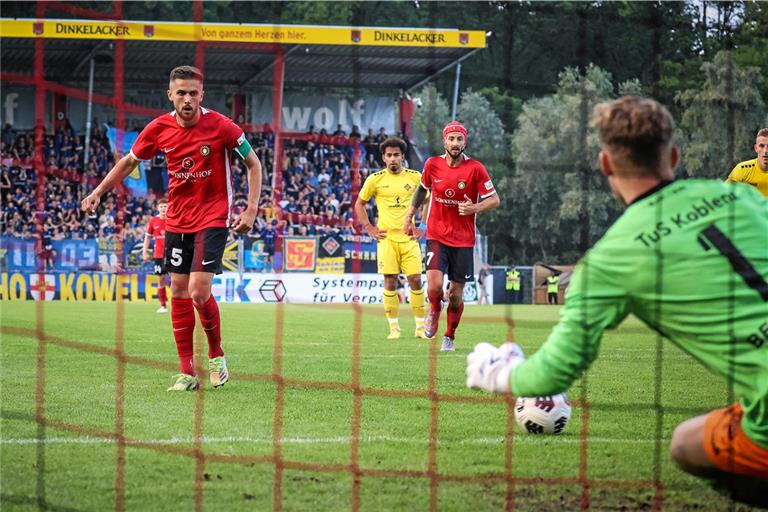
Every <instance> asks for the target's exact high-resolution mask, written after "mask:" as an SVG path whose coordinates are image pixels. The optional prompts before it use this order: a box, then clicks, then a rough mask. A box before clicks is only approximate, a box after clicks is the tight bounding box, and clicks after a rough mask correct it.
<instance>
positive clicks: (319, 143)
mask: <svg viewBox="0 0 768 512" xmlns="http://www.w3.org/2000/svg"><path fill="white" fill-rule="evenodd" d="M97 125H98V123H94V128H93V130H92V132H91V155H90V161H89V163H88V165H87V167H85V166H84V136H83V135H82V134H81V133H78V132H77V131H76V130H74V129H73V128H72V127H71V126H70V125H69V124H68V123H67V126H66V128H64V129H61V130H58V131H56V132H55V133H53V134H50V133H47V134H45V135H44V142H43V155H42V156H43V162H44V165H45V169H46V172H45V176H44V178H43V179H42V180H41V179H39V177H38V172H37V171H36V169H35V156H36V154H35V140H34V133H33V132H32V131H28V132H22V131H19V132H17V131H16V130H15V129H14V128H13V126H11V125H10V124H6V125H5V127H4V128H3V129H2V135H0V139H1V140H0V197H2V204H3V214H2V221H1V224H0V235H2V236H12V237H16V238H21V239H29V240H31V239H40V241H41V243H43V244H44V241H45V240H62V239H99V240H106V241H109V242H113V241H114V240H115V239H116V238H118V237H117V235H118V232H117V230H118V226H120V225H121V222H120V220H121V219H122V230H121V233H120V234H122V238H121V239H122V240H123V241H124V243H125V246H126V247H127V248H131V247H134V246H135V245H136V244H138V243H141V241H142V240H143V237H144V230H145V227H146V225H147V223H148V221H149V219H150V218H151V216H152V215H153V214H154V204H155V201H156V199H157V196H156V194H155V193H154V192H153V191H152V190H150V191H149V193H148V194H147V195H146V197H137V196H134V195H131V194H130V191H128V190H127V189H126V194H125V196H123V197H124V199H119V198H118V196H117V194H116V193H115V192H114V191H113V192H110V193H108V194H106V195H105V196H104V197H103V198H102V206H101V208H100V209H99V214H98V215H96V216H90V217H89V216H87V215H85V214H84V213H83V212H82V211H80V208H79V205H80V200H81V199H82V197H84V195H85V194H87V193H88V192H90V191H91V190H92V189H93V187H94V186H96V184H98V183H99V181H100V180H101V179H103V177H104V176H105V175H106V173H107V172H108V171H109V169H110V168H111V167H112V165H113V164H114V155H113V154H112V152H111V151H110V149H109V140H108V139H107V137H106V134H105V131H104V129H103V128H102V127H100V126H97ZM137 128H139V127H137ZM352 135H353V136H354V137H349V138H348V137H347V136H346V134H344V132H338V131H337V132H336V133H335V134H334V135H329V134H327V133H325V130H322V131H321V132H319V133H317V132H315V131H314V130H311V131H310V132H309V133H308V134H306V135H304V136H302V137H297V138H295V139H289V140H285V141H284V145H283V156H282V162H281V163H282V169H283V172H282V174H283V176H282V179H281V180H279V181H277V182H276V181H275V180H274V177H273V174H274V162H275V155H274V134H273V133H272V131H271V130H269V128H268V126H266V129H265V130H262V131H253V132H248V137H249V140H250V142H251V145H252V147H253V148H254V150H255V152H256V154H257V156H258V157H259V159H260V160H261V162H262V164H263V168H264V179H263V187H262V194H261V197H260V200H259V215H258V218H257V221H256V223H255V224H254V227H253V229H252V230H251V231H250V232H249V233H248V235H247V236H250V237H257V236H258V233H260V232H261V230H262V229H263V228H265V227H266V226H267V224H269V223H270V222H271V221H272V220H274V219H276V220H278V233H279V234H280V235H300V236H303V235H314V234H324V233H326V232H329V231H336V232H343V233H354V232H356V231H355V230H359V226H355V225H354V224H355V223H354V208H353V204H352V198H353V186H357V187H358V188H359V186H361V185H362V182H363V181H364V180H365V178H366V176H367V175H368V174H369V172H371V170H378V169H379V168H381V164H380V163H379V159H380V158H379V154H378V149H377V144H378V142H380V141H381V140H383V138H384V137H386V134H384V133H383V131H382V133H379V134H377V135H374V134H373V131H372V130H369V131H368V136H366V137H365V139H364V140H363V143H361V144H358V143H357V142H358V141H359V140H360V134H359V133H353V134H352ZM355 148H359V151H360V155H359V157H360V161H361V162H360V181H359V182H357V183H356V184H355V183H354V182H353V176H352V171H351V160H352V158H353V153H354V151H355ZM232 180H233V186H234V190H235V197H234V206H235V210H236V211H242V210H243V209H244V208H245V207H246V205H247V194H248V180H247V171H246V168H245V166H244V165H243V163H242V162H241V161H240V160H239V159H237V158H234V159H233V162H232ZM38 187H41V188H40V189H39V188H38ZM41 197H42V198H44V204H37V201H38V199H37V198H41ZM119 201H123V203H124V204H123V205H122V207H121V208H118V203H119ZM368 207H369V210H370V211H369V217H371V218H372V219H373V218H375V210H374V205H373V204H370V205H369V206H368ZM31 219H34V222H30V220H31ZM37 223H39V224H40V228H41V229H38V226H37Z"/></svg>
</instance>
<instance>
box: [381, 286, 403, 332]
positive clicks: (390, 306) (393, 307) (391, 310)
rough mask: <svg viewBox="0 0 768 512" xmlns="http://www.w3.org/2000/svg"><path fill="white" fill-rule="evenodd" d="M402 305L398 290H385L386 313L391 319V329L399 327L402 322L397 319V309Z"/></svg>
mask: <svg viewBox="0 0 768 512" xmlns="http://www.w3.org/2000/svg"><path fill="white" fill-rule="evenodd" d="M399 307H400V299H399V298H398V297H397V292H396V291H394V290H392V291H389V290H384V314H385V315H386V316H387V320H388V321H389V328H390V329H395V328H397V329H399V328H400V324H399V323H398V321H397V310H398V308H399Z"/></svg>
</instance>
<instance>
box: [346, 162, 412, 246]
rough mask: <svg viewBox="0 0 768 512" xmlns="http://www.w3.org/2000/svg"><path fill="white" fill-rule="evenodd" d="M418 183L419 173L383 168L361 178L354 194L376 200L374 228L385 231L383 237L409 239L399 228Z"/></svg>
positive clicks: (395, 240) (401, 240)
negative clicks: (376, 210)
mask: <svg viewBox="0 0 768 512" xmlns="http://www.w3.org/2000/svg"><path fill="white" fill-rule="evenodd" d="M420 182H421V173H420V172H419V171H414V170H413V169H406V168H405V167H404V168H403V170H402V171H400V172H399V173H397V174H393V173H391V172H389V171H388V170H387V169H382V170H380V171H377V172H374V173H373V174H371V175H369V176H368V177H367V178H366V179H365V183H363V188H362V189H360V194H359V195H358V197H359V198H360V199H361V200H362V201H365V202H368V201H370V200H371V198H375V199H376V208H377V209H378V211H379V221H378V223H377V227H378V228H379V229H385V230H387V239H389V240H392V241H393V242H407V241H408V240H410V239H411V237H409V236H408V235H406V234H405V232H404V231H403V224H405V213H406V212H407V211H408V207H409V206H410V205H411V197H412V196H413V193H414V192H415V191H416V187H418V186H419V183H420Z"/></svg>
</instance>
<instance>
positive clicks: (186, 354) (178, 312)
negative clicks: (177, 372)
mask: <svg viewBox="0 0 768 512" xmlns="http://www.w3.org/2000/svg"><path fill="white" fill-rule="evenodd" d="M171 324H172V325H173V337H174V339H175V340H176V351H177V352H178V353H179V367H180V368H181V373H186V374H187V375H194V374H195V363H194V362H193V360H192V359H193V357H194V353H195V349H194V333H195V309H194V308H193V307H192V299H176V298H173V297H171Z"/></svg>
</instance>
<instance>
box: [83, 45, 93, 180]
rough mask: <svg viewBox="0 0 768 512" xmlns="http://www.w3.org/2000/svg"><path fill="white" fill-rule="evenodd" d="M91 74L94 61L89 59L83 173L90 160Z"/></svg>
mask: <svg viewBox="0 0 768 512" xmlns="http://www.w3.org/2000/svg"><path fill="white" fill-rule="evenodd" d="M93 73H94V60H93V57H91V71H90V73H89V74H88V110H86V114H85V153H84V155H83V171H86V170H87V169H88V162H90V160H91V128H92V126H91V119H92V117H93Z"/></svg>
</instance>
